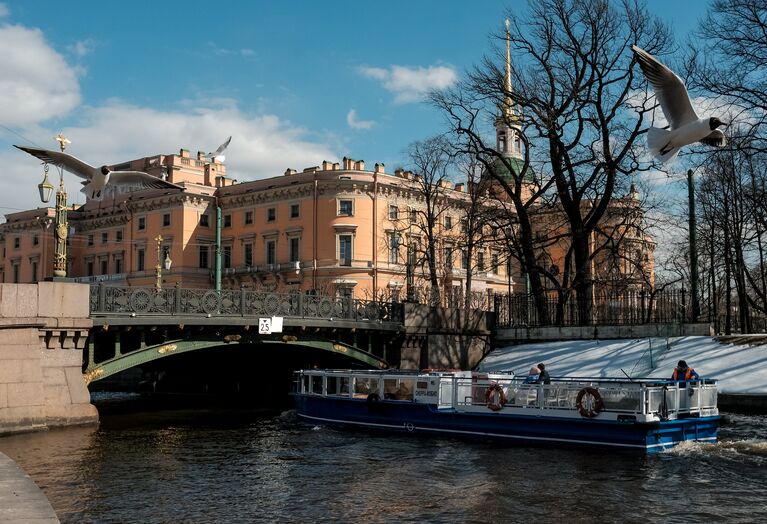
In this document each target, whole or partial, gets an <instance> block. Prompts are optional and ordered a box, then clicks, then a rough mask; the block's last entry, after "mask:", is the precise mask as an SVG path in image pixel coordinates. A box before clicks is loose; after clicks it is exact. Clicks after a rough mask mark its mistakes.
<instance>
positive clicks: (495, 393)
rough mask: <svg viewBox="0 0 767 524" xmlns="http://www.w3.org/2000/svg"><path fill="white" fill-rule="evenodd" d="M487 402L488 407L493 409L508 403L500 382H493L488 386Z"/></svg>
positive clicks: (496, 409)
mask: <svg viewBox="0 0 767 524" xmlns="http://www.w3.org/2000/svg"><path fill="white" fill-rule="evenodd" d="M485 403H486V404H487V407H488V409H491V410H493V411H500V410H501V409H503V405H504V404H506V394H505V393H504V392H503V388H502V387H501V386H500V385H499V384H492V385H490V387H488V388H487V391H485Z"/></svg>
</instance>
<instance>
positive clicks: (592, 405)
mask: <svg viewBox="0 0 767 524" xmlns="http://www.w3.org/2000/svg"><path fill="white" fill-rule="evenodd" d="M575 407H577V408H578V413H580V414H581V416H582V417H586V418H592V417H596V416H597V415H599V414H600V413H601V412H602V410H603V409H604V407H605V403H604V401H603V400H602V395H600V394H599V391H597V390H596V389H595V388H591V387H588V388H583V389H582V390H580V391H579V392H578V396H577V397H575Z"/></svg>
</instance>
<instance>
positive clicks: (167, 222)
mask: <svg viewBox="0 0 767 524" xmlns="http://www.w3.org/2000/svg"><path fill="white" fill-rule="evenodd" d="M168 226H170V213H163V214H162V227H168Z"/></svg>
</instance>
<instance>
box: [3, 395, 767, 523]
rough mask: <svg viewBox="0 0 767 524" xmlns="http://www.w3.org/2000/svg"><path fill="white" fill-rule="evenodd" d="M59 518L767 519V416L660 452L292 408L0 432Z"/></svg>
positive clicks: (112, 417)
mask: <svg viewBox="0 0 767 524" xmlns="http://www.w3.org/2000/svg"><path fill="white" fill-rule="evenodd" d="M0 451H2V452H4V453H6V454H7V455H9V456H10V457H11V458H13V459H14V460H16V461H17V462H18V463H19V464H20V465H21V466H22V467H23V468H24V469H25V470H26V471H27V472H28V473H29V474H30V475H31V476H32V478H33V479H34V480H35V481H36V482H37V484H38V485H39V486H40V487H41V488H42V490H43V491H44V492H45V494H46V495H47V496H48V498H49V500H50V501H51V504H52V505H53V507H54V509H55V510H56V512H57V514H58V515H59V518H60V519H61V521H62V522H78V523H79V522H120V523H132V522H137V523H139V522H140V523H170V522H174V523H175V522H227V523H229V522H314V521H327V520H333V521H345V522H416V521H417V522H450V523H453V522H481V523H491V522H597V521H598V522H638V523H639V522H642V523H645V522H701V521H712V522H722V521H727V522H749V523H750V522H766V521H767V506H765V503H764V501H765V497H767V417H765V416H745V415H735V414H725V420H724V423H723V426H722V429H721V433H720V441H719V442H718V443H717V444H706V445H697V444H692V445H684V446H681V447H679V448H677V449H676V450H674V451H671V452H666V453H662V454H659V455H644V454H641V453H635V452H613V451H604V450H593V449H582V448H567V447H564V448H551V447H547V448H542V447H535V448H534V447H511V446H504V445H498V444H495V443H483V442H466V441H460V440H453V439H444V438H413V437H410V436H408V435H401V436H400V435H388V434H387V435H381V434H374V433H366V432H359V431H347V430H337V429H330V428H327V427H317V426H312V425H305V424H303V423H301V422H299V421H298V420H297V419H296V417H295V413H294V412H291V411H285V412H283V413H279V414H274V413H272V414H268V413H263V412H261V413H258V412H254V411H248V410H222V409H208V408H205V409H202V408H198V409H193V410H190V409H183V410H181V409H175V410H164V411H144V412H139V413H122V414H120V413H114V414H106V415H103V416H102V423H101V424H100V425H99V426H98V427H91V428H69V429H63V430H54V431H49V432H45V433H35V434H26V435H15V436H9V437H4V438H0Z"/></svg>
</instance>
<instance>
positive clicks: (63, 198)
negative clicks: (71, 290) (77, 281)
mask: <svg viewBox="0 0 767 524" xmlns="http://www.w3.org/2000/svg"><path fill="white" fill-rule="evenodd" d="M53 138H54V140H56V142H58V143H59V148H60V149H61V152H62V153H63V152H64V149H66V147H67V144H71V142H70V141H69V140H68V139H67V138H66V137H65V136H64V135H63V134H62V133H59V134H58V135H56V136H55V137H53ZM57 168H58V170H59V188H58V190H57V191H56V214H55V216H54V226H55V228H54V232H53V235H54V236H53V238H54V246H55V249H54V252H55V257H54V260H53V277H54V278H65V277H66V276H67V235H68V234H69V225H68V223H67V191H66V189H64V168H63V167H61V166H57ZM37 189H38V191H40V200H42V201H43V203H48V201H50V199H51V193H53V184H51V183H50V181H49V180H48V164H47V163H46V164H45V167H44V175H43V181H42V182H40V183H39V184H38V185H37Z"/></svg>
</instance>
